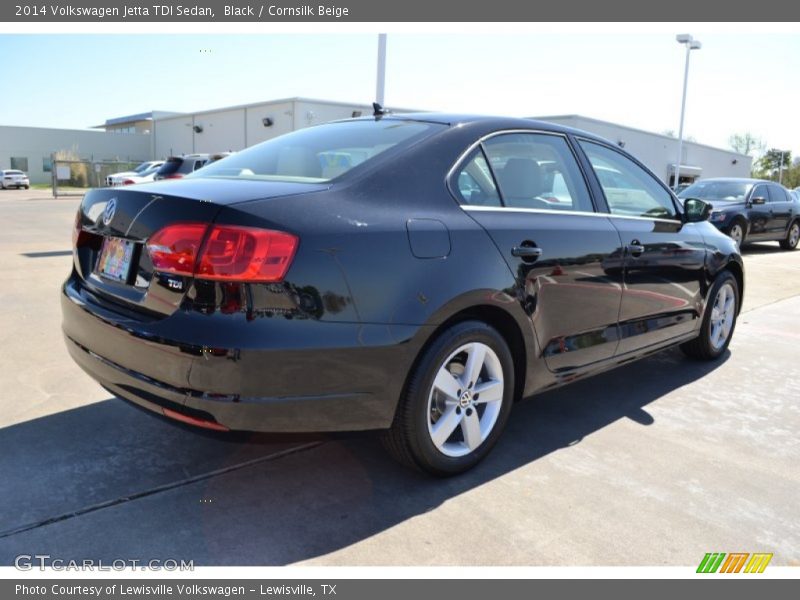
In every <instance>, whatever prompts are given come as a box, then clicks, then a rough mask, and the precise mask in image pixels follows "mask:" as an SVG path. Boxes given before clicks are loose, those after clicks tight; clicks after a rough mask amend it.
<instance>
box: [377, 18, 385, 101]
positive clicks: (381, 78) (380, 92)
mask: <svg viewBox="0 0 800 600" xmlns="http://www.w3.org/2000/svg"><path fill="white" fill-rule="evenodd" d="M385 88H386V34H385V33H379V34H378V76H377V83H376V86H375V102H377V103H378V104H380V105H381V106H383V96H384V90H385Z"/></svg>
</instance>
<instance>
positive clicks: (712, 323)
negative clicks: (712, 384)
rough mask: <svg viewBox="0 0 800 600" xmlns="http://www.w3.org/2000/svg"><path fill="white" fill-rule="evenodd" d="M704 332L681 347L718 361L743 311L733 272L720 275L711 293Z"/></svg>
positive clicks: (693, 354) (689, 352) (688, 353)
mask: <svg viewBox="0 0 800 600" xmlns="http://www.w3.org/2000/svg"><path fill="white" fill-rule="evenodd" d="M709 299H710V300H709V304H708V306H706V310H705V314H704V315H703V324H702V327H701V328H700V335H699V336H698V337H696V338H695V339H693V340H691V341H690V342H686V343H685V344H681V350H683V351H684V353H685V354H686V355H688V356H690V357H692V358H697V359H700V360H714V359H716V358H719V357H720V356H721V355H722V353H723V352H725V350H726V349H727V348H728V344H730V342H731V337H732V336H733V330H734V328H735V327H736V317H737V315H738V314H739V284H738V282H737V281H736V278H735V277H734V276H733V273H731V272H730V271H723V272H722V273H720V274H719V275H718V276H717V279H716V281H715V282H714V285H713V286H712V288H711V293H710V294H709Z"/></svg>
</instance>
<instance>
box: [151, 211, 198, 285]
mask: <svg viewBox="0 0 800 600" xmlns="http://www.w3.org/2000/svg"><path fill="white" fill-rule="evenodd" d="M207 229H208V225H205V224H203V223H181V224H177V225H169V226H167V227H164V228H163V229H160V230H158V231H157V232H156V233H155V234H153V235H152V236H150V239H149V240H147V251H148V252H149V253H150V260H151V261H153V267H154V268H155V270H156V271H161V272H162V273H174V274H175V275H188V276H192V275H194V266H195V264H196V262H197V255H198V254H199V252H200V244H202V243H203V237H204V236H205V234H206V230H207Z"/></svg>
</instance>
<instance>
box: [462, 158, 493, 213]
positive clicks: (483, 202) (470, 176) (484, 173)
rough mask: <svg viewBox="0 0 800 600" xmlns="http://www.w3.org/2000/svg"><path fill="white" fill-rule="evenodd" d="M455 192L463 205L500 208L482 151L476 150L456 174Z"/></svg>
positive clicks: (490, 173)
mask: <svg viewBox="0 0 800 600" xmlns="http://www.w3.org/2000/svg"><path fill="white" fill-rule="evenodd" d="M455 183H456V192H457V193H458V196H459V197H460V198H459V199H460V200H461V201H462V202H463V203H464V204H470V205H473V206H501V204H500V196H499V195H498V193H497V187H496V186H495V184H494V178H493V177H492V172H491V171H490V170H489V165H488V164H487V163H486V158H485V157H484V155H483V151H482V150H481V149H480V148H478V149H477V150H475V151H474V152H473V153H472V154H471V155H470V158H469V160H468V161H467V163H466V164H465V165H464V166H463V167H461V169H460V170H459V171H458V173H457V174H456V181H455Z"/></svg>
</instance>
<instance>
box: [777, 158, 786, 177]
mask: <svg viewBox="0 0 800 600" xmlns="http://www.w3.org/2000/svg"><path fill="white" fill-rule="evenodd" d="M785 155H786V150H781V163H780V164H779V165H778V183H781V184H782V183H783V157H784V156H785Z"/></svg>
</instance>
